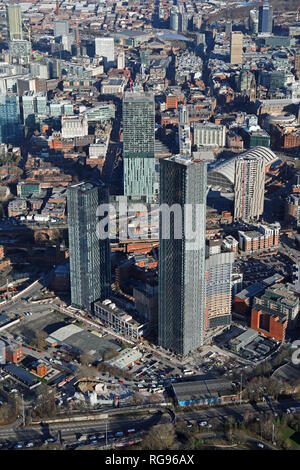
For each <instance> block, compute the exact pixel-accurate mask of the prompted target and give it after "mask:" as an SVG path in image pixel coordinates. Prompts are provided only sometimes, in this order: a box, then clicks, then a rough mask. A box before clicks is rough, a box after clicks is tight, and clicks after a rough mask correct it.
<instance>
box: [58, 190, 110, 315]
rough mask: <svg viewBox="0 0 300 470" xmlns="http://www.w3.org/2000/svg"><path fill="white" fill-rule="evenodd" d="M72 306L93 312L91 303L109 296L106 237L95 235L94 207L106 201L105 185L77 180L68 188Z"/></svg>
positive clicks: (96, 220)
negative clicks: (100, 238)
mask: <svg viewBox="0 0 300 470" xmlns="http://www.w3.org/2000/svg"><path fill="white" fill-rule="evenodd" d="M67 202H68V229H69V249H70V279H71V301H72V305H74V306H76V307H79V308H83V309H85V310H87V311H89V312H92V311H93V303H94V302H95V301H96V300H103V299H105V298H107V297H109V295H110V285H111V269H110V246H109V239H108V238H107V239H105V240H99V239H98V236H97V231H96V230H97V223H98V221H99V220H100V219H99V217H97V215H96V212H97V208H98V206H99V205H100V204H101V203H108V190H107V189H106V188H105V187H104V186H100V185H94V184H91V183H85V182H83V183H79V184H76V185H73V186H70V187H69V188H68V191H67Z"/></svg>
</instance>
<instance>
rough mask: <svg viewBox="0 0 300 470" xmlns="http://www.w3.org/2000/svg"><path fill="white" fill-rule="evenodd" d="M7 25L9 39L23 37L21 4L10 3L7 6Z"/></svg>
mask: <svg viewBox="0 0 300 470" xmlns="http://www.w3.org/2000/svg"><path fill="white" fill-rule="evenodd" d="M6 16H7V27H8V32H9V39H10V41H12V40H13V39H23V30H22V12H21V7H20V6H19V5H9V6H7V7H6Z"/></svg>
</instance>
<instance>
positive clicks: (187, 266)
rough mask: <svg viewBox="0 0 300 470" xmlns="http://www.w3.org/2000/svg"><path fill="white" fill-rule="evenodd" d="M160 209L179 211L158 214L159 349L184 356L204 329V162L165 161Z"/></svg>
mask: <svg viewBox="0 0 300 470" xmlns="http://www.w3.org/2000/svg"><path fill="white" fill-rule="evenodd" d="M162 204H165V205H166V206H165V207H168V208H171V207H172V206H173V204H175V205H176V206H177V209H179V208H180V210H179V213H178V211H176V209H175V212H174V216H170V215H169V217H170V218H169V217H167V216H166V214H165V213H164V214H163V213H162V212H161V213H160V223H159V240H160V241H159V299H158V344H159V345H160V346H162V347H164V348H166V349H169V350H171V351H173V352H175V353H177V354H180V355H186V354H188V353H189V352H190V351H194V350H196V349H197V348H199V347H200V346H202V344H203V333H204V329H205V221H206V162H205V161H201V160H194V159H189V158H186V157H182V156H175V157H170V158H166V159H161V160H160V205H162ZM190 209H191V211H190V212H189V210H190ZM183 220H184V223H183V224H182V226H180V225H181V223H182V221H183ZM188 226H189V227H190V229H191V230H193V234H192V235H189V233H188V232H187V230H186V228H187V227H188ZM168 228H169V233H167V232H168Z"/></svg>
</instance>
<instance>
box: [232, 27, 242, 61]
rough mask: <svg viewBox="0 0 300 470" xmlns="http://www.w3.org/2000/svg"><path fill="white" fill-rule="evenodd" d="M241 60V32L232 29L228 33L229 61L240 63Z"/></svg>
mask: <svg viewBox="0 0 300 470" xmlns="http://www.w3.org/2000/svg"><path fill="white" fill-rule="evenodd" d="M242 62H243V33H241V32H239V31H233V32H232V33H231V35H230V63H231V64H241V63H242Z"/></svg>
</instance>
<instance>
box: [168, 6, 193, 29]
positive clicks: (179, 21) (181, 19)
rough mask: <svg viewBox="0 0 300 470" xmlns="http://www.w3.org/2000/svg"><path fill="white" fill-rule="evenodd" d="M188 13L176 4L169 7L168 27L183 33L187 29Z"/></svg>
mask: <svg viewBox="0 0 300 470" xmlns="http://www.w3.org/2000/svg"><path fill="white" fill-rule="evenodd" d="M188 21H189V19H188V15H187V13H185V12H184V11H183V9H180V11H179V8H178V6H174V7H172V8H171V12H170V29H172V30H173V31H177V32H180V33H184V32H186V31H187V30H188Z"/></svg>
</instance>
